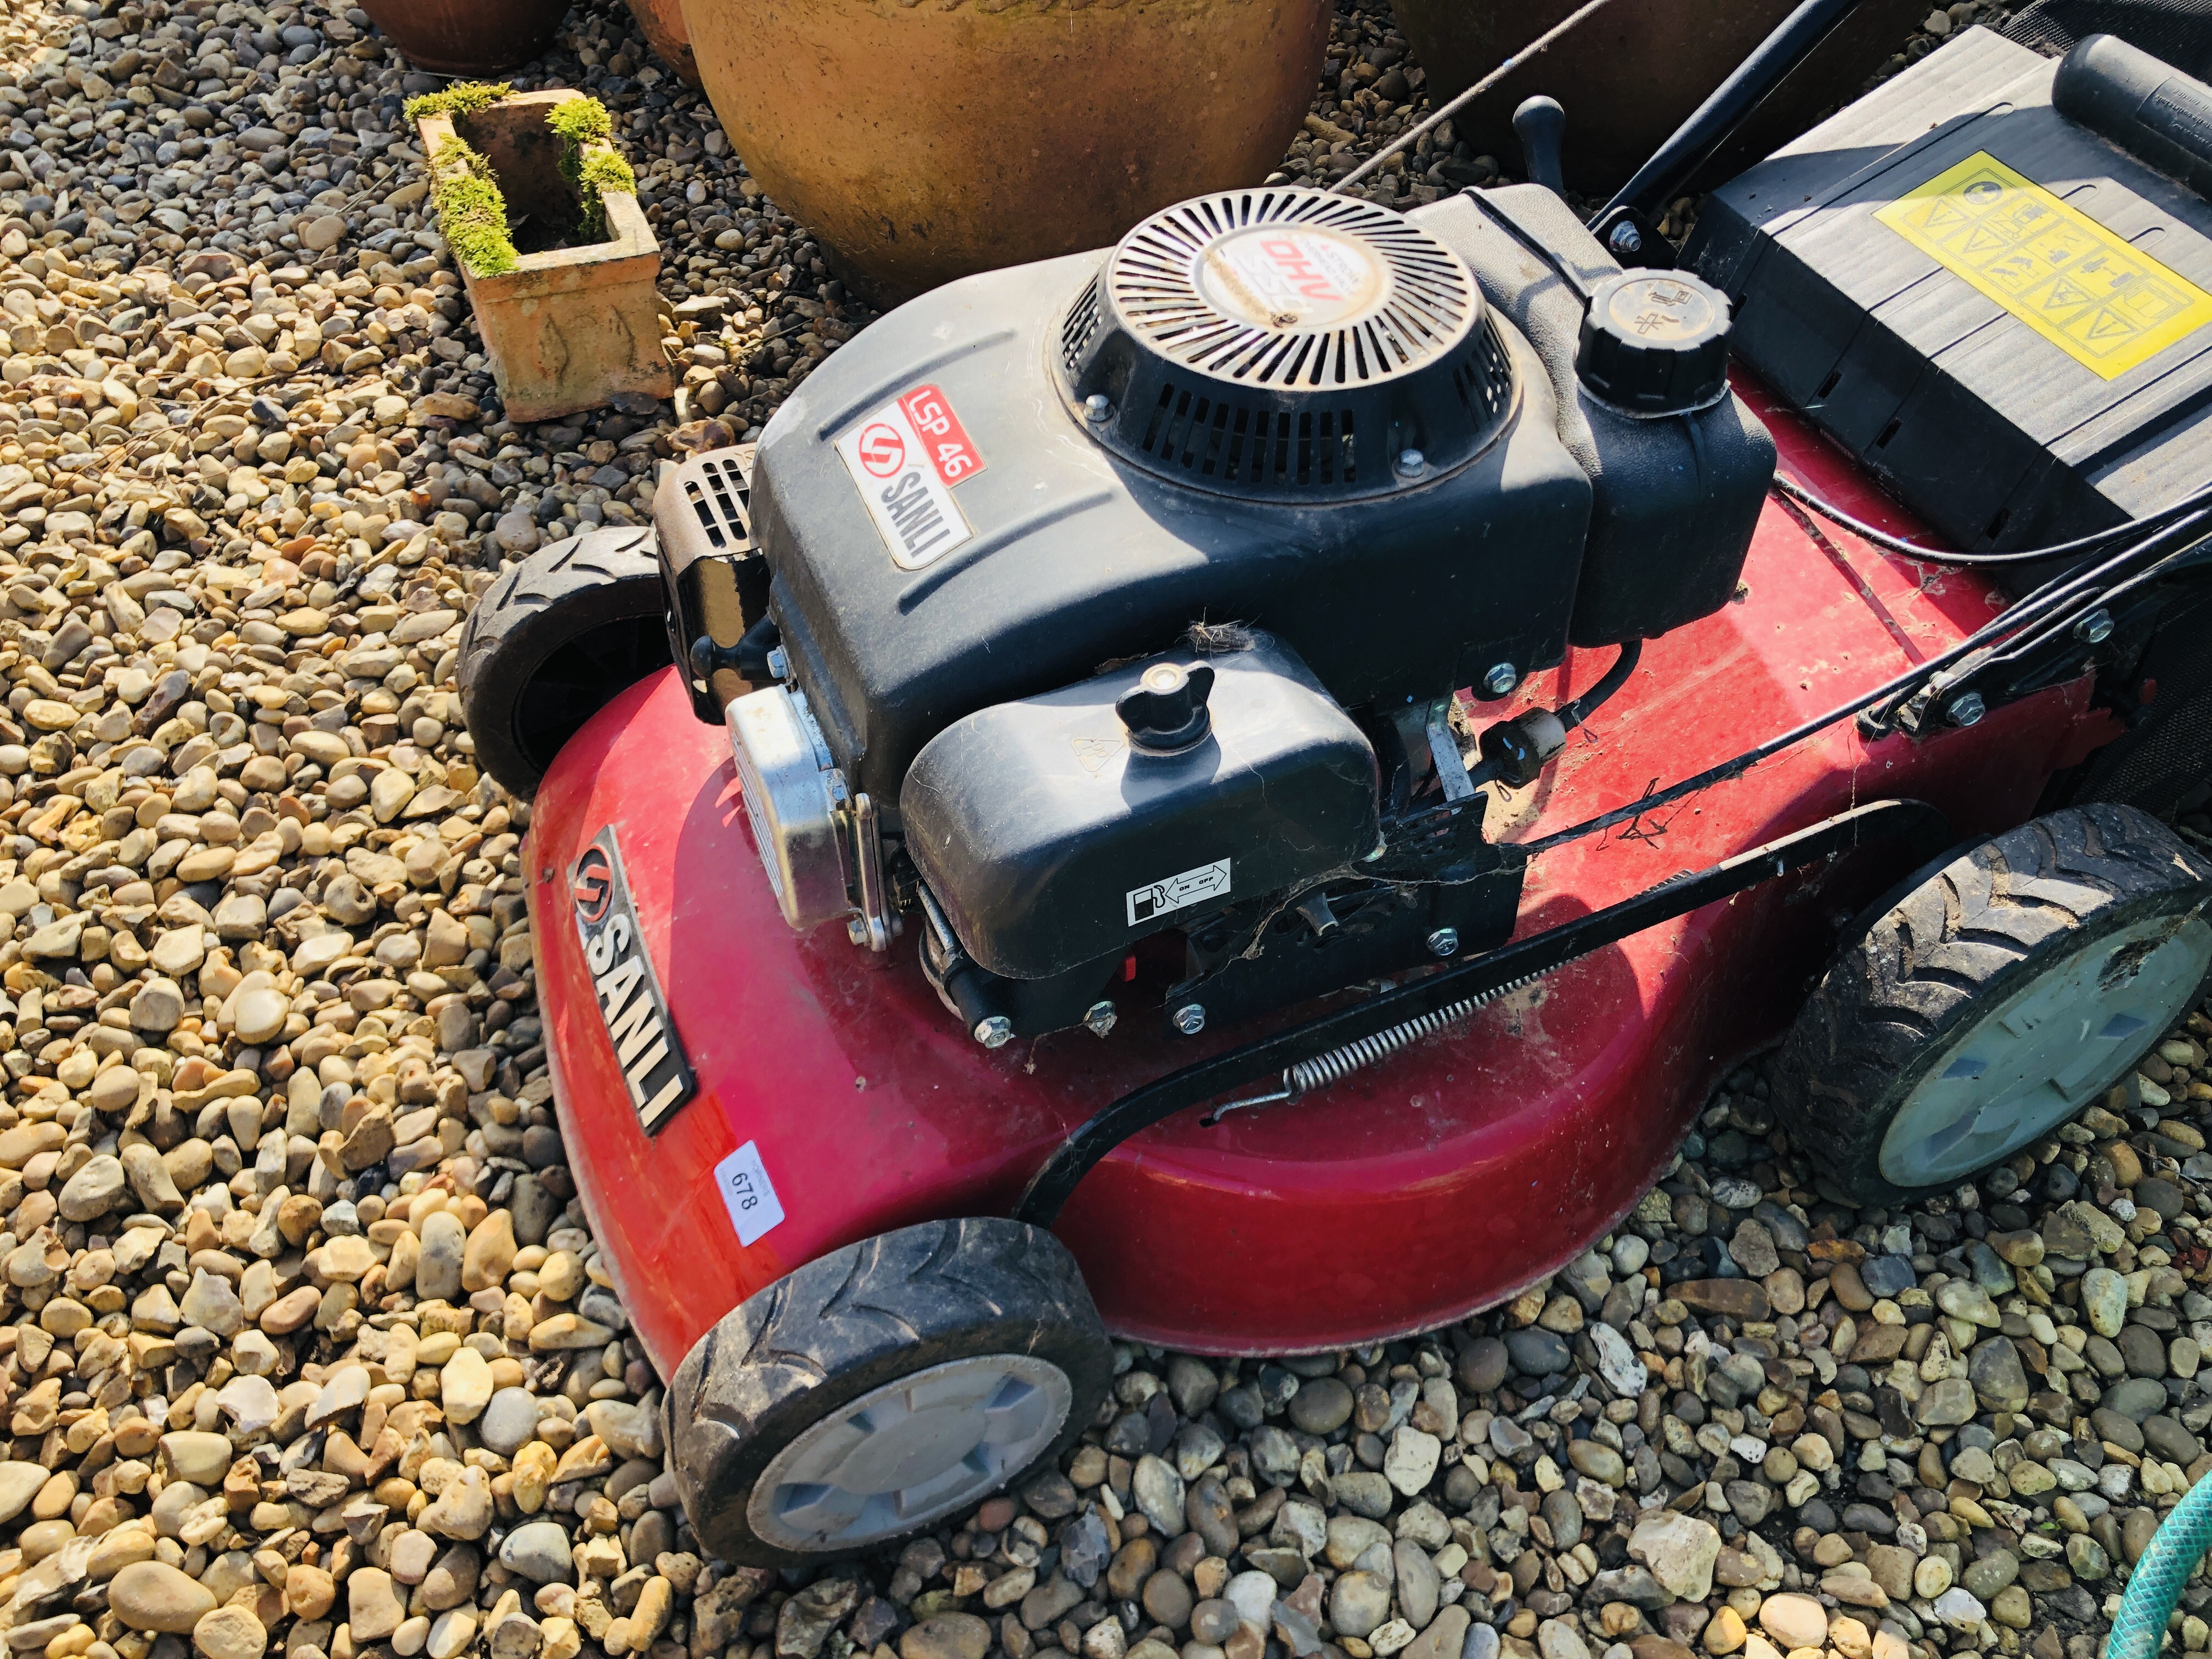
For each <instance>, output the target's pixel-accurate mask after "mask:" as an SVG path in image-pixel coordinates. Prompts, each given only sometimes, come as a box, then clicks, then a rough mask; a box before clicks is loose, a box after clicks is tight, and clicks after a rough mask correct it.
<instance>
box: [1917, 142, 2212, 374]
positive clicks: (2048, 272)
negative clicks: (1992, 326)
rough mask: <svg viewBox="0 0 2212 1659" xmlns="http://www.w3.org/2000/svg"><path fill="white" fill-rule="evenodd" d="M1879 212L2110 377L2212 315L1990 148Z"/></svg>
mask: <svg viewBox="0 0 2212 1659" xmlns="http://www.w3.org/2000/svg"><path fill="white" fill-rule="evenodd" d="M1875 218H1877V219H1879V220H1881V222H1882V223H1884V224H1885V225H1887V226H1888V227H1889V228H1891V229H1892V230H1893V231H1895V232H1896V233H1897V234H1899V235H1900V236H1902V237H1904V238H1905V240H1906V241H1908V242H1910V243H1911V244H1912V245H1913V246H1915V247H1917V248H1918V249H1919V250H1920V251H1921V252H1923V253H1925V254H1927V255H1928V256H1929V258H1932V259H1934V260H1936V262H1937V263H1938V264H1941V265H1942V266H1943V268H1944V269H1945V270H1948V271H1950V272H1952V273H1953V274H1954V276H1959V277H1960V278H1962V279H1964V280H1965V281H1966V283H1970V284H1971V285H1972V287H1974V288H1975V289H1978V291H1979V292H1981V293H1982V294H1984V295H1987V296H1988V297H1989V298H1990V299H1992V300H1994V301H1996V302H1997V304H1999V305H2001V306H2002V307H2004V308H2005V309H2006V310H2007V311H2008V312H2010V313H2012V314H2013V315H2014V316H2015V317H2017V318H2019V319H2020V320H2021V321H2022V322H2023V323H2026V324H2027V325H2028V326H2029V327H2030V328H2032V329H2033V330H2034V331H2036V332H2037V333H2038V334H2040V335H2041V336H2043V337H2044V338H2045V339H2046V340H2048V341H2050V342H2051V344H2053V345H2055V346H2057V348H2058V349H2060V350H2062V351H2063V352H2064V353H2065V354H2066V355H2067V356H2069V357H2071V358H2073V359H2074V361H2075V362H2078V363H2080V364H2081V366H2082V367H2083V368H2087V369H2088V370H2090V371H2091V372H2092V373H2093V374H2098V375H2100V376H2101V377H2102V378H2103V379H2105V380H2117V379H2118V377H2119V376H2121V375H2123V374H2126V373H2127V372H2128V370H2130V369H2131V368H2135V367H2136V365H2137V364H2138V363H2142V362H2146V361H2147V360H2148V359H2149V358H2152V357H2154V356H2157V355H2158V354H2159V353H2160V352H2161V351H2163V350H2165V349H2166V347H2168V346H2170V345H2172V343H2174V342H2175V341H2176V340H2179V339H2180V338H2181V337H2183V336H2184V335H2186V334H2191V333H2194V332H2195V331H2197V329H2200V328H2202V327H2203V326H2204V325H2205V324H2207V323H2212V294H2207V293H2206V292H2205V291H2204V290H2203V289H2201V288H2198V287H2197V285H2196V284H2195V283H2191V282H2190V281H2189V280H2188V279H2186V278H2185V277H2184V276H2180V275H2179V274H2178V273H2176V272H2174V271H2172V270H2167V269H2166V266H2164V265H2162V264H2160V263H2159V262H2158V261H2157V260H2155V259H2154V258H2151V257H2150V256H2149V255H2148V253H2144V252H2142V251H2140V250H2139V249H2137V248H2135V247H2132V246H2130V245H2129V244H2128V242H2127V240H2125V239H2124V238H2123V237H2122V236H2120V235H2119V234H2118V233H2117V232H2115V231H2111V230H2107V229H2106V228H2105V227H2104V226H2102V225H2100V224H2099V223H2098V222H2096V221H2095V220H2094V219H2092V218H2091V217H2089V216H2088V215H2087V214H2086V213H2083V212H2082V211H2081V210H2080V209H2078V208H2074V207H2069V206H2068V205H2067V204H2065V203H2064V202H2063V201H2061V200H2060V199H2059V198H2058V197H2056V196H2053V195H2052V194H2051V192H2050V191H2047V190H2045V189H2044V188H2043V186H2042V185H2039V184H2037V183H2035V182H2034V181H2033V179H2027V178H2023V177H2022V176H2021V174H2019V173H2015V172H2014V171H2013V170H2012V169H2011V168H2010V167H2007V166H2006V165H2005V164H2004V163H2003V162H2002V161H1998V160H1997V159H1996V156H1994V155H1990V154H1988V153H1987V152H1986V151H1978V152H1977V153H1975V154H1974V155H1970V156H1968V157H1967V158H1966V160H1965V161H1961V162H1960V163H1959V165H1958V166H1956V167H1952V168H1950V169H1948V171H1946V172H1943V173H1938V174H1937V175H1936V177H1935V178H1933V179H1929V181H1928V182H1927V183H1926V184H1924V185H1921V186H1920V188H1919V189H1917V190H1916V191H1913V192H1912V193H1911V195H1909V196H1903V197H1899V198H1898V199H1897V200H1896V201H1894V202H1892V203H1891V204H1889V205H1888V206H1887V207H1885V208H1883V209H1881V210H1880V211H1879V212H1877V213H1876V214H1875Z"/></svg>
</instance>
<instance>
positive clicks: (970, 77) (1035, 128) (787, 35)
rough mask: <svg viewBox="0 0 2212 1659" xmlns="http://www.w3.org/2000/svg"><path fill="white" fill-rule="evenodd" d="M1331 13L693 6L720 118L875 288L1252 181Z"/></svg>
mask: <svg viewBox="0 0 2212 1659" xmlns="http://www.w3.org/2000/svg"><path fill="white" fill-rule="evenodd" d="M1329 13H1330V4H1329V0H1120V3H1114V0H1101V3H1097V4H1091V5H1070V4H1068V3H1066V0H1006V3H1003V4H1002V3H995V0H994V3H992V4H988V5H985V4H970V5H960V4H957V3H955V4H950V5H948V4H945V3H942V0H932V3H929V4H926V5H913V4H902V3H899V0H686V3H685V6H684V16H685V18H686V20H687V21H689V22H690V27H691V43H692V46H693V47H694V48H695V49H696V52H698V56H699V70H700V73H701V75H702V76H703V77H704V79H705V82H706V86H707V93H708V97H710V98H711V99H712V100H714V112H715V113H716V114H717V115H718V116H720V118H721V121H722V125H723V126H724V127H725V128H726V129H727V131H728V132H729V135H730V140H731V142H732V143H733V144H734V145H735V146H736V147H737V152H738V155H741V156H743V157H744V161H745V165H746V166H747V167H750V169H751V171H752V173H753V176H754V177H755V178H756V179H759V180H760V182H761V184H762V185H763V187H765V188H766V190H767V191H768V192H769V195H770V196H772V197H775V200H776V202H777V204H779V205H781V207H783V208H785V209H787V210H789V211H790V212H791V213H793V215H795V216H797V217H798V219H799V222H800V223H802V224H805V225H806V226H808V227H810V228H812V229H813V230H815V231H816V232H817V233H818V234H820V235H821V236H822V237H823V239H824V240H826V241H827V242H828V243H829V246H830V247H831V248H832V249H833V250H835V251H836V252H837V253H839V254H840V255H842V258H843V259H844V261H845V262H846V263H847V264H848V265H849V266H852V267H854V268H856V269H857V270H859V272H860V273H861V274H862V275H863V276H866V277H868V278H872V279H873V282H874V283H875V284H877V285H878V288H879V289H880V290H881V291H882V293H883V294H884V295H886V296H889V295H898V294H908V293H915V292H919V291H920V290H921V289H926V288H930V287H933V286H935V285H936V284H937V283H943V282H947V281H950V280H951V278H953V277H955V276H966V275H968V274H969V273H970V272H972V271H977V270H993V269H995V268H997V267H999V266H1002V265H1011V264H1020V263H1021V262H1023V261H1024V260H1030V259H1042V258H1049V257H1051V256H1053V255H1055V254H1061V253H1073V252H1076V251H1078V250H1079V249H1082V248H1090V247H1098V246H1104V245H1105V244H1108V243H1110V242H1112V241H1114V240H1115V239H1116V238H1118V237H1119V236H1120V235H1121V233H1122V232H1123V231H1125V230H1127V228H1129V227H1130V226H1131V225H1133V224H1134V223H1135V222H1137V221H1138V220H1139V219H1141V218H1143V217H1144V216H1146V214H1148V213H1151V212H1152V211H1154V210H1157V209H1158V208H1162V207H1165V206H1167V205H1168V204H1170V203H1172V202H1177V201H1181V200H1182V199H1183V198H1184V197H1190V196H1195V195H1198V194H1199V193H1200V192H1201V191H1210V190H1221V189H1228V188H1231V187H1234V186H1236V185H1254V184H1257V183H1259V182H1260V180H1261V179H1264V178H1265V177H1266V176H1267V173H1269V171H1270V170H1272V169H1273V167H1275V166H1276V165H1277V164H1278V162H1279V161H1280V160H1281V159H1282V155H1283V151H1284V149H1285V147H1286V146H1287V145H1288V144H1289V143H1290V141H1291V137H1292V136H1293V135H1295V134H1296V133H1297V130H1298V123H1299V121H1300V120H1301V118H1303V117H1304V114H1305V112H1306V109H1307V106H1308V104H1309V102H1310V100H1311V99H1312V96H1313V88H1314V82H1315V78H1316V76H1317V75H1318V74H1319V73H1320V69H1321V58H1322V49H1323V47H1324V46H1326V45H1327V44H1328V18H1329Z"/></svg>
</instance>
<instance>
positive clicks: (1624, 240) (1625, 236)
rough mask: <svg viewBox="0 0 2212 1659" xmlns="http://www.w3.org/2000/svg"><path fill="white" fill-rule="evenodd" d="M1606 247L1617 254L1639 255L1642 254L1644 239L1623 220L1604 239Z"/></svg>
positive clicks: (1634, 228) (1632, 226) (1633, 227)
mask: <svg viewBox="0 0 2212 1659" xmlns="http://www.w3.org/2000/svg"><path fill="white" fill-rule="evenodd" d="M1606 246H1607V247H1608V248H1610V249H1611V250H1612V251H1613V252H1615V253H1619V254H1626V253H1641V252H1644V238H1643V236H1642V235H1641V234H1639V233H1638V230H1637V228H1636V227H1635V226H1634V225H1632V224H1631V223H1629V222H1628V221H1627V220H1626V219H1623V220H1622V221H1621V222H1620V223H1619V224H1617V225H1615V226H1614V227H1613V234H1611V235H1610V236H1608V237H1607V238H1606Z"/></svg>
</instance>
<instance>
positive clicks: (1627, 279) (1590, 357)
mask: <svg viewBox="0 0 2212 1659" xmlns="http://www.w3.org/2000/svg"><path fill="white" fill-rule="evenodd" d="M1728 335H1729V304H1728V299H1727V296H1726V295H1723V294H1722V293H1721V292H1720V290H1719V289H1715V288H1713V287H1711V286H1710V285H1709V284H1707V283H1701V282H1699V280H1698V279H1697V278H1696V277H1694V276H1683V275H1681V274H1680V273H1679V272H1676V271H1671V270H1631V271H1625V272H1623V273H1622V274H1621V275H1620V276H1610V277H1607V279H1606V280H1605V282H1604V283H1601V284H1600V285H1599V288H1598V290H1597V292H1596V294H1595V295H1593V296H1591V299H1590V306H1589V313H1588V314H1586V315H1585V316H1584V317H1583V331H1582V341H1581V343H1580V344H1579V346H1578V347H1577V349H1576V352H1575V373H1576V374H1577V376H1578V377H1579V378H1580V379H1581V380H1582V383H1583V388H1584V390H1586V391H1587V392H1589V394H1590V396H1592V397H1593V398H1597V399H1598V400H1599V401H1600V402H1601V403H1605V404H1611V405H1612V406H1613V408H1615V409H1619V410H1625V411H1626V412H1627V413H1629V414H1631V415H1680V414H1682V413H1684V412H1685V411H1686V410H1693V409H1702V408H1704V407H1705V405H1706V404H1710V403H1715V402H1717V401H1718V400H1719V398H1720V397H1721V395H1722V394H1723V392H1726V391H1727V390H1728Z"/></svg>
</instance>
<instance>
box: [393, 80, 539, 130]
mask: <svg viewBox="0 0 2212 1659" xmlns="http://www.w3.org/2000/svg"><path fill="white" fill-rule="evenodd" d="M513 90H514V87H513V83H512V82H507V81H501V82H496V83H495V82H484V81H457V82H454V83H453V85H452V86H450V87H447V88H446V89H445V90H444V91H443V92H426V93H424V94H422V96H420V97H419V98H410V99H409V100H407V102H406V103H405V105H404V106H402V109H401V113H403V114H404V115H405V116H406V118H408V119H409V120H410V121H419V120H421V119H422V118H423V117H424V116H426V115H447V116H467V115H474V114H475V113H477V111H479V110H482V109H483V108H486V107H487V106H489V105H492V104H495V103H497V102H498V101H499V100H501V99H502V98H504V97H506V96H507V94H508V93H510V92H513Z"/></svg>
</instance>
